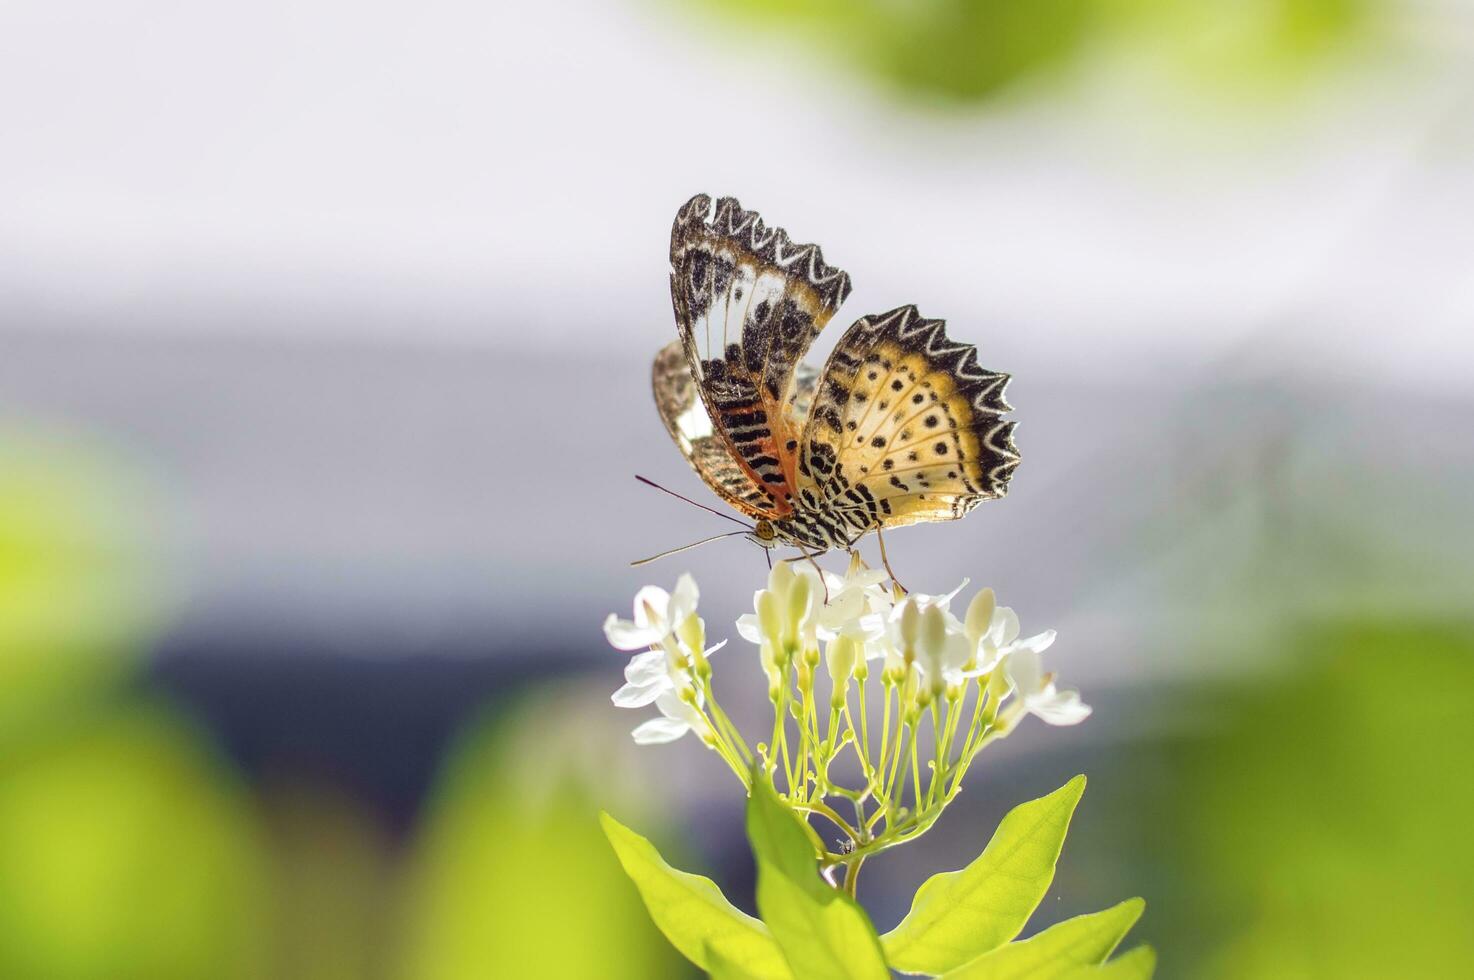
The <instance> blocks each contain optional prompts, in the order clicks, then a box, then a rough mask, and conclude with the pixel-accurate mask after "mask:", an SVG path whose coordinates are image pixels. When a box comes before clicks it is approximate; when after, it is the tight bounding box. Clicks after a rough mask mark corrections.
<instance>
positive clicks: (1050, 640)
mask: <svg viewBox="0 0 1474 980" xmlns="http://www.w3.org/2000/svg"><path fill="white" fill-rule="evenodd" d="M1054 637H1055V632H1054V630H1045V631H1044V632H1043V633H1035V634H1034V635H1033V636H1031V637H1029V638H1028V639H1026V640H1019V641H1018V642H1017V643H1015V644H1014V646H1015V647H1017V648H1018V649H1020V650H1033V651H1034V652H1035V653H1043V652H1044V651H1045V650H1048V649H1049V648H1050V647H1051V646H1053V645H1054Z"/></svg>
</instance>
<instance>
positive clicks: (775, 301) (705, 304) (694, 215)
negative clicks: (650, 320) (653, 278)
mask: <svg viewBox="0 0 1474 980" xmlns="http://www.w3.org/2000/svg"><path fill="white" fill-rule="evenodd" d="M670 261H671V301H672V305H673V306H674V308H675V316H676V323H677V326H678V328H679V330H680V335H681V341H682V347H683V350H684V352H685V354H686V358H687V361H688V364H689V368H690V376H691V380H692V381H693V382H694V384H695V386H696V389H697V391H698V392H699V394H700V396H701V399H702V401H703V403H704V404H705V406H706V409H707V412H708V413H709V418H710V422H711V425H712V429H713V434H714V436H715V437H716V438H717V439H719V440H721V442H723V443H724V444H725V445H726V446H727V447H728V449H729V450H730V452H731V454H732V456H733V457H734V459H735V461H736V463H737V465H738V466H739V467H740V468H741V469H742V470H743V471H745V472H746V473H747V474H748V475H749V477H750V481H751V483H752V484H753V487H754V490H755V493H756V497H757V498H758V500H759V504H760V505H759V504H751V505H750V508H751V509H750V512H754V511H755V512H759V513H763V514H766V515H770V516H775V517H776V516H783V515H786V514H789V513H791V512H792V510H793V505H792V497H793V495H794V492H795V485H796V480H797V478H796V469H797V455H798V448H799V432H800V426H799V425H797V424H795V423H794V422H793V421H792V418H791V413H792V412H794V411H795V410H800V409H801V408H802V404H803V402H806V395H807V392H805V391H803V390H801V386H799V385H798V384H797V383H796V381H795V375H796V369H797V367H798V364H799V362H800V360H802V358H803V356H804V353H805V352H806V351H807V350H808V348H809V345H810V344H811V343H812V342H813V340H814V337H816V336H817V335H818V333H819V331H820V330H822V329H823V327H824V325H825V323H827V322H828V321H829V319H830V317H832V316H833V315H834V311H835V310H836V309H838V307H839V304H840V303H842V302H843V301H844V299H845V297H846V296H848V295H849V291H850V281H849V276H848V275H846V274H845V273H844V272H843V271H841V270H839V269H836V268H833V267H832V266H829V265H827V264H825V262H824V257H823V255H822V253H821V252H820V250H819V248H818V246H816V245H801V244H794V243H793V242H792V241H790V240H789V238H788V234H787V233H786V232H785V231H784V230H783V229H781V228H769V227H768V226H767V225H765V224H764V223H763V220H762V218H761V217H759V216H758V214H757V212H755V211H745V210H743V209H742V206H741V205H740V204H739V203H738V202H737V201H736V200H735V199H734V198H730V197H724V198H722V199H721V200H719V201H717V202H716V204H715V207H714V208H713V204H712V200H711V198H709V197H707V196H706V195H704V194H698V195H697V196H696V197H693V198H692V199H691V200H690V201H689V202H687V204H686V205H685V206H684V207H683V208H681V210H680V212H679V213H678V214H677V215H676V220H675V224H674V226H673V227H672V229H671V247H670ZM667 425H669V422H668V423H667ZM688 458H691V459H692V460H693V465H697V464H696V462H695V457H694V456H691V455H690V454H688ZM698 471H699V467H698ZM703 475H705V474H703ZM707 482H709V483H710V482H712V480H711V479H710V478H708V481H707Z"/></svg>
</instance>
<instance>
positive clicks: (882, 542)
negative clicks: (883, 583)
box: [875, 524, 911, 595]
mask: <svg viewBox="0 0 1474 980" xmlns="http://www.w3.org/2000/svg"><path fill="white" fill-rule="evenodd" d="M875 540H876V541H877V542H878V543H879V544H880V563H881V564H882V565H884V566H885V571H886V574H887V575H889V576H890V577H891V584H892V585H894V586H895V587H896V588H898V589H900V590H901V593H902V594H903V595H904V594H905V593H907V592H910V591H911V590H910V589H908V588H906V587H905V586H904V585H902V584H901V583H900V580H898V579H897V578H896V572H895V569H893V568H891V560H890V559H889V558H887V557H886V555H885V535H883V534H881V533H880V525H879V524H877V525H875Z"/></svg>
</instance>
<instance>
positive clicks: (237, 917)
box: [0, 705, 267, 980]
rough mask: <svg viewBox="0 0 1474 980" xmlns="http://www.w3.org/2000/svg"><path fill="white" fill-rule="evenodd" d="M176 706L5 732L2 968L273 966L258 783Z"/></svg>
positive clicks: (132, 970)
mask: <svg viewBox="0 0 1474 980" xmlns="http://www.w3.org/2000/svg"><path fill="white" fill-rule="evenodd" d="M206 744H208V742H207V740H205V739H202V738H201V737H200V733H199V732H197V731H195V730H194V729H193V728H191V727H190V726H188V725H186V724H184V723H182V722H181V721H180V720H179V719H178V718H176V717H175V716H174V715H172V714H171V713H170V712H169V711H167V710H166V709H163V708H160V707H157V706H149V705H139V706H134V707H130V708H126V709H121V710H106V711H102V712H99V713H96V714H94V715H92V716H91V717H89V718H87V719H86V720H84V721H80V722H78V723H76V724H74V725H69V726H65V727H63V726H58V727H57V728H55V729H53V730H51V731H48V732H46V733H44V734H32V735H31V736H29V737H26V738H11V739H7V740H6V741H5V742H4V743H3V744H0V977H15V978H37V980H43V978H44V980H198V978H200V977H211V978H219V980H234V978H242V980H244V978H251V977H259V976H264V975H265V973H264V971H263V969H262V968H263V966H264V963H263V960H262V953H263V949H264V944H265V941H266V935H267V933H266V929H265V927H266V922H265V919H264V915H263V913H264V911H265V901H264V899H265V891H264V886H265V881H264V877H263V870H264V865H265V861H264V858H265V855H264V852H263V849H262V847H263V842H262V840H261V838H260V836H259V835H258V833H257V828H256V825H255V821H254V819H253V807H252V803H251V799H250V797H249V796H248V795H247V794H246V792H245V790H244V788H243V787H242V786H241V785H239V784H238V783H237V782H236V781H235V780H234V779H233V778H232V777H231V776H230V775H228V773H227V770H226V769H225V768H224V767H223V766H222V765H221V764H220V762H219V760H218V759H216V758H215V757H214V756H213V754H212V753H211V752H210V751H209V750H208V749H206V748H204V747H203V746H204V745H206Z"/></svg>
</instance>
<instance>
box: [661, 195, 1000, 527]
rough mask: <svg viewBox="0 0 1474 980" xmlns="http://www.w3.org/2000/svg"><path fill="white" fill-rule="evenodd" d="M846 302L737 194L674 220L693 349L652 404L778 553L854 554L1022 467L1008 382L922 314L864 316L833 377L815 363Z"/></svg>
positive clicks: (677, 361) (701, 203) (678, 290)
mask: <svg viewBox="0 0 1474 980" xmlns="http://www.w3.org/2000/svg"><path fill="white" fill-rule="evenodd" d="M849 292H850V279H849V276H848V275H847V274H846V273H845V272H843V271H841V270H839V269H837V268H834V267H832V266H829V265H827V264H826V263H825V262H824V259H823V255H822V253H821V252H820V250H819V248H818V247H817V246H815V245H802V244H795V243H793V242H792V241H790V240H789V238H788V235H787V234H786V233H785V232H784V231H783V229H781V228H769V227H768V226H767V225H766V224H764V222H763V220H762V218H761V217H759V216H758V215H757V213H756V212H754V211H745V210H743V209H742V207H741V205H740V204H738V202H737V201H736V200H735V199H733V198H723V199H721V200H719V201H717V202H716V203H715V208H714V209H713V203H712V200H711V198H709V197H707V196H706V195H704V194H703V195H697V196H696V197H694V198H692V199H691V200H690V201H689V202H687V204H686V205H685V206H684V207H683V208H682V209H681V210H680V212H679V213H678V214H677V216H676V220H675V224H674V227H673V228H672V232H671V300H672V305H673V307H674V311H675V318H676V323H677V326H678V330H679V334H680V339H679V340H677V341H675V342H673V343H671V344H670V345H668V346H666V347H665V348H664V349H663V350H661V352H660V353H659V354H658V355H657V356H656V359H655V365H654V371H653V383H654V391H655V400H656V405H657V407H658V409H659V411H660V415H661V418H662V420H663V421H664V422H665V425H666V428H667V430H668V431H669V432H670V434H671V437H672V439H674V441H675V442H676V445H677V447H678V448H679V449H680V450H681V453H682V454H683V455H684V456H685V457H686V459H687V461H688V462H689V463H690V464H691V466H692V468H693V469H695V471H696V472H697V474H699V475H700V476H701V478H702V479H703V480H705V481H706V483H707V484H708V485H709V486H710V487H711V488H712V489H713V490H714V491H715V492H716V493H717V495H718V496H720V497H722V498H723V499H724V500H726V501H727V502H728V503H729V504H731V505H732V506H733V507H734V508H736V509H737V510H738V511H740V512H742V513H743V514H745V515H746V516H748V517H750V518H752V519H753V520H754V521H755V522H757V523H756V530H755V531H754V533H753V535H751V537H753V539H754V540H756V541H758V543H760V544H763V545H764V546H767V547H771V546H772V545H773V544H784V545H791V546H794V547H798V548H800V549H802V550H804V551H806V552H809V553H815V552H822V551H827V550H830V549H835V548H842V549H847V548H851V547H853V546H854V544H855V542H856V541H858V540H859V538H860V537H861V536H863V535H864V534H866V533H868V532H869V531H872V530H880V529H889V528H892V527H898V526H903V525H906V524H914V523H917V522H920V521H941V520H953V519H956V518H959V517H961V516H963V515H964V514H966V513H967V512H968V511H969V510H971V509H972V507H973V506H975V505H976V504H977V503H978V502H980V501H982V500H985V499H989V498H992V497H1000V496H1002V495H1003V494H1004V493H1005V492H1006V490H1007V485H1008V479H1009V477H1010V475H1011V473H1012V470H1013V468H1014V467H1015V466H1017V465H1018V459H1019V457H1018V451H1017V449H1016V448H1015V447H1014V445H1013V438H1012V432H1013V428H1014V423H1013V422H1011V421H1007V420H1004V419H1003V418H1002V417H1001V416H1002V415H1003V414H1004V413H1006V412H1008V411H1009V410H1010V409H1009V405H1008V404H1007V402H1006V401H1005V400H1004V397H1003V394H1004V388H1005V387H1006V385H1007V383H1008V375H1006V374H1001V373H998V372H992V371H987V370H984V369H982V368H980V367H979V366H978V364H977V355H976V351H975V349H974V348H973V347H972V346H970V345H967V344H959V343H956V342H953V341H951V340H949V339H948V338H947V336H946V333H945V325H944V324H943V322H942V321H940V320H928V319H926V318H924V317H922V316H921V315H920V313H918V312H917V310H916V308H915V307H914V306H903V307H899V308H898V309H895V310H892V311H890V312H889V313H884V314H880V315H878V316H870V317H863V318H861V319H860V320H858V321H856V322H855V324H854V325H853V326H851V327H850V328H849V329H848V330H847V331H846V332H845V334H844V335H843V337H841V338H840V341H839V343H838V344H837V345H836V346H835V348H834V350H833V352H832V353H831V354H830V357H829V361H828V363H827V364H826V365H825V367H824V369H823V371H822V372H819V371H814V370H812V369H810V368H807V367H805V366H804V365H803V364H802V359H803V357H804V354H805V353H806V352H807V351H808V348H809V346H810V345H811V344H812V342H813V340H814V338H815V337H817V336H818V334H819V332H820V331H821V330H822V329H823V327H824V325H825V324H826V323H827V322H828V321H829V319H830V318H831V317H832V316H833V314H834V312H835V311H836V310H837V309H838V307H839V305H840V303H842V302H843V301H844V299H845V297H846V296H848V295H849Z"/></svg>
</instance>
